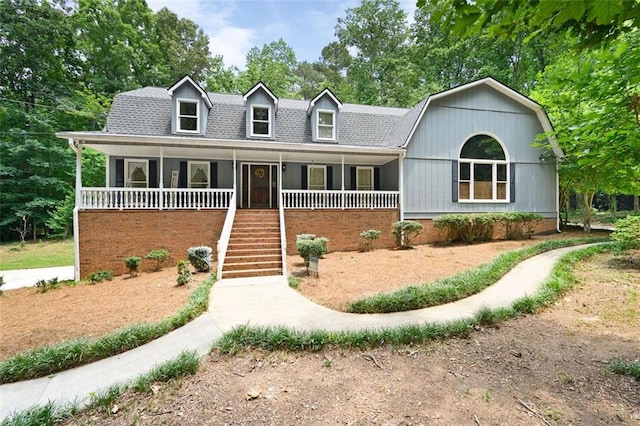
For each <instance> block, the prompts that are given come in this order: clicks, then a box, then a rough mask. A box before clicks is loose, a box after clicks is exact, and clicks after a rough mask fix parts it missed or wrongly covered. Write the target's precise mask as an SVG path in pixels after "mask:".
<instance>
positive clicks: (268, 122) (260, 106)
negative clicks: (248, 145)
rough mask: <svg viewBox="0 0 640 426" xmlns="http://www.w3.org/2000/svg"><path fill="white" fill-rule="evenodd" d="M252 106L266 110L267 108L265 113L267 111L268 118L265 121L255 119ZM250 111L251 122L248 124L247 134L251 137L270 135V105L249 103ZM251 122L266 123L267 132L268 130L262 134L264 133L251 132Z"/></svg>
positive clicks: (267, 136)
mask: <svg viewBox="0 0 640 426" xmlns="http://www.w3.org/2000/svg"><path fill="white" fill-rule="evenodd" d="M254 108H262V109H266V110H267V113H268V117H269V118H268V119H267V121H264V120H255V119H254V118H253V110H254ZM250 113H251V124H250V127H249V134H250V135H251V137H256V138H270V137H271V133H272V131H271V129H272V127H273V126H272V124H271V105H258V104H256V105H251V111H250ZM253 123H267V126H268V128H269V132H268V133H267V134H266V135H264V134H262V133H253Z"/></svg>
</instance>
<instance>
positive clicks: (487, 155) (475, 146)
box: [460, 135, 506, 160]
mask: <svg viewBox="0 0 640 426" xmlns="http://www.w3.org/2000/svg"><path fill="white" fill-rule="evenodd" d="M460 158H475V159H478V160H505V159H506V157H505V155H504V151H503V150H502V146H501V145H500V143H499V142H498V141H497V140H495V139H494V138H492V137H491V136H487V135H476V136H474V137H472V138H471V139H469V140H468V141H467V142H465V144H464V146H463V147H462V151H461V152H460Z"/></svg>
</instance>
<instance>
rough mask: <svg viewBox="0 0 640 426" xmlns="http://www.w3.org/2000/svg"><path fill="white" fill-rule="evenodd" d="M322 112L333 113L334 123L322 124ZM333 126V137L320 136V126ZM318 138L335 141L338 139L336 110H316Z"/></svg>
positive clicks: (332, 119)
mask: <svg viewBox="0 0 640 426" xmlns="http://www.w3.org/2000/svg"><path fill="white" fill-rule="evenodd" d="M320 113H328V114H331V121H332V123H333V124H332V125H331V126H329V125H328V124H320ZM321 127H323V128H327V127H330V128H331V137H330V138H323V137H321V136H320V128H321ZM316 139H318V140H321V141H335V140H336V112H335V111H333V110H330V109H317V110H316Z"/></svg>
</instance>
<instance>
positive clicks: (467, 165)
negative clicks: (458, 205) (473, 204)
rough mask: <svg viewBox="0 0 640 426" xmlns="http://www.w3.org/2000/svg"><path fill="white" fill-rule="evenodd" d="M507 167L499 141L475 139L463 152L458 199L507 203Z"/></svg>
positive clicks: (488, 137) (473, 138) (477, 137)
mask: <svg viewBox="0 0 640 426" xmlns="http://www.w3.org/2000/svg"><path fill="white" fill-rule="evenodd" d="M507 165H508V162H507V160H506V155H505V152H504V150H503V149H502V145H501V144H500V142H498V141H497V140H496V139H494V138H493V137H491V136H488V135H476V136H473V137H472V138H471V139H469V140H468V141H467V142H465V144H464V145H463V147H462V150H461V151H460V161H459V163H458V167H459V170H458V173H459V183H458V185H459V187H458V189H459V200H461V201H485V200H486V201H507V200H508V199H509V198H508V197H509V195H508V192H509V191H508V188H509V185H508V183H509V173H508V171H507V169H508V168H507Z"/></svg>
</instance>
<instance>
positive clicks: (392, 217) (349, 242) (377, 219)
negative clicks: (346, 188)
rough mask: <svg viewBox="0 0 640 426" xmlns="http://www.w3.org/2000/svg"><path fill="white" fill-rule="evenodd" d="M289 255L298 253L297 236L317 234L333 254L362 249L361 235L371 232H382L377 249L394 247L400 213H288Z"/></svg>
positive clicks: (296, 211)
mask: <svg viewBox="0 0 640 426" xmlns="http://www.w3.org/2000/svg"><path fill="white" fill-rule="evenodd" d="M284 217H285V225H286V227H287V253H289V254H292V253H296V252H297V249H296V235H298V234H316V235H317V236H318V237H327V238H329V245H328V247H329V250H330V251H348V250H359V249H360V248H362V241H363V240H362V237H360V233H361V232H362V231H366V230H368V229H377V230H378V231H381V232H382V235H381V236H380V238H379V239H377V240H375V241H374V243H373V244H374V247H395V237H394V236H393V234H392V231H393V223H394V222H397V221H398V220H399V217H400V214H399V212H398V210H285V212H284Z"/></svg>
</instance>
